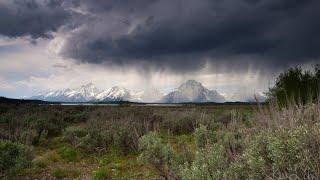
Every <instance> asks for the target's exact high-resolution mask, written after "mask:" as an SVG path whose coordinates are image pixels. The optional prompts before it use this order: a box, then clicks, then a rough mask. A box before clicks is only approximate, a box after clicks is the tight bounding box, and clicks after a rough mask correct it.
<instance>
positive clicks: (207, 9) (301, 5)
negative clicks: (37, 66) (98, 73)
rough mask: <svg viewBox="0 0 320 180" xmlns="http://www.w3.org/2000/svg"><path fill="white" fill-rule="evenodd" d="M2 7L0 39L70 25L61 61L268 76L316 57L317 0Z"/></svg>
mask: <svg viewBox="0 0 320 180" xmlns="http://www.w3.org/2000/svg"><path fill="white" fill-rule="evenodd" d="M5 2H6V1H4V0H2V1H1V0H0V34H3V35H6V36H9V37H17V36H25V35H30V36H32V37H45V36H46V35H47V34H48V32H51V31H56V30H57V29H59V28H61V27H66V26H67V27H68V31H67V30H66V31H67V32H66V33H70V36H69V37H68V39H67V40H66V44H65V46H64V49H63V51H62V52H61V55H62V56H64V57H67V58H72V59H75V60H76V61H79V62H85V63H103V64H111V65H118V66H130V67H131V66H140V65H144V66H150V67H153V68H156V69H170V70H171V71H174V72H190V71H196V70H199V69H201V68H202V67H203V66H204V65H205V64H207V63H209V64H212V68H213V69H215V68H214V67H215V66H216V65H224V66H225V67H228V68H230V69H232V70H234V71H245V70H247V69H248V66H249V65H251V66H253V67H255V68H260V69H268V71H272V70H275V69H279V68H286V67H288V66H290V65H295V64H302V63H308V62H317V61H318V60H319V56H320V51H319V47H320V36H319V35H318V33H319V32H320V21H319V20H318V18H319V17H320V1H318V0H303V1H302V0H282V1H279V0H124V1H117V0H108V1H101V0H90V1H88V0H60V1H50V0H47V1H45V0H42V1H41V0H37V1H36V0H35V1H32V0H22V1H18V0H15V1H13V2H12V3H5ZM53 2H55V3H53ZM17 11H18V12H19V13H17ZM80 15H81V16H80ZM74 28H77V30H76V31H72V32H71V30H72V29H74ZM216 69H217V68H216Z"/></svg>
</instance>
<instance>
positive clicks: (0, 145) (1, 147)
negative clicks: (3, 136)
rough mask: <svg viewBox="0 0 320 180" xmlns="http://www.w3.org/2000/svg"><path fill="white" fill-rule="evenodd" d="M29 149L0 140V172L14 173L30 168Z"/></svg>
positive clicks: (30, 154) (30, 157)
mask: <svg viewBox="0 0 320 180" xmlns="http://www.w3.org/2000/svg"><path fill="white" fill-rule="evenodd" d="M32 158H33V156H32V153H31V150H30V148H29V147H27V146H25V145H22V144H19V143H14V142H11V141H4V140H0V170H1V171H10V172H13V173H14V172H16V171H19V170H22V169H24V168H27V167H30V166H31V161H32Z"/></svg>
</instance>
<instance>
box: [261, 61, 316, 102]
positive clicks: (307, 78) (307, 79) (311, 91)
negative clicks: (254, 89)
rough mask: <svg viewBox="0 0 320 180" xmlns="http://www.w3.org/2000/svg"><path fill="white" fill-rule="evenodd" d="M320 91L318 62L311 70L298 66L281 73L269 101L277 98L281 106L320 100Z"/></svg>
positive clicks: (270, 91) (270, 93) (269, 92)
mask: <svg viewBox="0 0 320 180" xmlns="http://www.w3.org/2000/svg"><path fill="white" fill-rule="evenodd" d="M319 92H320V64H317V65H313V66H312V68H311V70H303V69H302V68H301V67H300V66H296V67H293V68H290V69H288V70H286V71H285V72H283V73H281V74H280V75H279V77H278V78H277V80H276V83H275V85H274V87H272V88H270V89H269V91H268V93H267V96H268V97H269V101H271V100H276V101H277V102H278V103H279V105H280V106H287V105H289V104H291V103H296V104H300V105H304V104H307V103H315V102H317V101H319Z"/></svg>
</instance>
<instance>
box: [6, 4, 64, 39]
mask: <svg viewBox="0 0 320 180" xmlns="http://www.w3.org/2000/svg"><path fill="white" fill-rule="evenodd" d="M61 3H62V0H0V34H1V35H5V36H9V37H20V36H30V37H32V38H39V37H48V36H49V32H53V31H56V30H57V29H58V28H59V27H61V26H62V25H64V24H65V23H66V20H67V19H68V18H69V17H70V14H69V12H67V11H65V10H64V9H63V8H62V6H61Z"/></svg>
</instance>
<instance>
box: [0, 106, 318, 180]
mask: <svg viewBox="0 0 320 180" xmlns="http://www.w3.org/2000/svg"><path fill="white" fill-rule="evenodd" d="M319 127H320V105H319V104H308V105H303V106H302V105H301V106H290V107H287V108H280V107H277V106H276V105H263V106H262V105H261V106H257V105H208V106H178V107H147V106H61V105H33V104H1V105H0V129H1V131H0V138H1V141H0V169H1V171H0V172H1V173H0V176H1V178H3V179H26V178H28V179H318V178H319V177H320V149H319V148H320V128H319Z"/></svg>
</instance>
